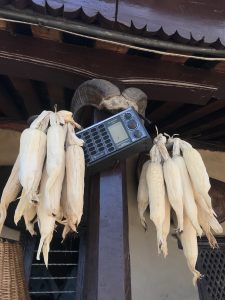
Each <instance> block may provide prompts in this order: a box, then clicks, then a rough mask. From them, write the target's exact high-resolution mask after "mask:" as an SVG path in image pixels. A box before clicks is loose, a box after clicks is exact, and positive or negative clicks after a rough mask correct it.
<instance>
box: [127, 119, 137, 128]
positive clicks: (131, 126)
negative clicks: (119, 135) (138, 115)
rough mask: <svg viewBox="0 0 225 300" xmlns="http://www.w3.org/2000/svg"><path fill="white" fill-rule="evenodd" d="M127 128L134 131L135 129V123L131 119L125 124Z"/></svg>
mask: <svg viewBox="0 0 225 300" xmlns="http://www.w3.org/2000/svg"><path fill="white" fill-rule="evenodd" d="M127 126H128V128H130V129H135V128H136V127H137V122H136V121H135V120H133V119H131V120H130V121H128V122H127Z"/></svg>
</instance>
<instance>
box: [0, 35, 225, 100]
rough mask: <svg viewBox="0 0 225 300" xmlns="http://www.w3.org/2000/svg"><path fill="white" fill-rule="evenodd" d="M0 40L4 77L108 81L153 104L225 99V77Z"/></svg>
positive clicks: (70, 83) (69, 83) (68, 83)
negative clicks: (142, 94)
mask: <svg viewBox="0 0 225 300" xmlns="http://www.w3.org/2000/svg"><path fill="white" fill-rule="evenodd" d="M0 38H1V39H2V40H4V43H2V44H1V45H0V67H1V72H2V73H4V74H10V76H11V75H12V74H14V76H19V77H25V78H29V79H35V80H42V81H46V82H52V83H54V84H60V85H62V86H65V87H69V88H72V89H74V85H76V82H77V81H79V80H80V82H82V81H84V80H86V79H89V78H103V79H107V80H110V81H113V82H116V83H118V85H123V86H125V87H126V86H136V87H139V88H141V89H142V90H143V91H145V92H146V93H147V94H148V96H149V99H151V98H153V99H155V100H159V101H175V102H181V103H194V104H200V105H203V104H206V103H207V102H208V101H209V100H210V99H211V98H212V97H218V98H220V97H222V96H223V98H224V96H225V88H224V84H223V82H224V77H225V75H224V74H221V73H216V72H213V71H208V70H200V69H195V68H191V67H186V66H182V65H179V64H173V63H169V62H163V61H155V60H151V59H149V58H144V57H137V56H130V55H126V56H124V55H122V54H117V53H114V52H112V51H106V50H103V49H91V48H85V47H78V46H73V45H68V44H60V43H56V42H52V41H48V40H37V39H34V38H32V37H28V36H13V37H12V36H10V35H8V34H7V33H6V32H0ZM15 49H17V50H16V51H15ZM39 49H47V51H40V50H39ZM62 57H63V60H62ZM56 71H57V72H56Z"/></svg>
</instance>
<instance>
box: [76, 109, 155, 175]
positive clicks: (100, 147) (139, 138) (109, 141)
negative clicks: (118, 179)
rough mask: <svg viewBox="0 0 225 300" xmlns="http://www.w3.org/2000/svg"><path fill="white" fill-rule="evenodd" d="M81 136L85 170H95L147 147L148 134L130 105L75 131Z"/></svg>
mask: <svg viewBox="0 0 225 300" xmlns="http://www.w3.org/2000/svg"><path fill="white" fill-rule="evenodd" d="M76 135H77V136H78V137H79V138H81V139H83V140H84V142H85V144H84V155H85V163H86V167H87V170H88V171H89V172H91V173H95V172H98V171H100V170H102V169H105V168H107V167H109V166H112V165H113V163H114V162H115V161H116V160H120V159H123V158H128V157H129V156H131V155H133V154H135V153H139V152H142V151H147V150H149V149H150V146H151V143H152V141H151V138H150V136H149V134H148V132H147V130H146V129H145V127H144V125H143V124H142V121H141V119H140V117H139V115H138V114H137V112H136V111H135V110H134V109H133V108H132V107H131V108H128V109H126V110H124V111H122V112H120V113H118V114H116V115H113V116H112V117H110V118H107V119H105V120H103V121H101V122H99V123H96V124H94V125H92V126H90V127H88V128H85V129H83V130H81V131H79V132H77V133H76Z"/></svg>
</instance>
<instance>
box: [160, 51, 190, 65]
mask: <svg viewBox="0 0 225 300" xmlns="http://www.w3.org/2000/svg"><path fill="white" fill-rule="evenodd" d="M185 54H187V55H191V54H190V53H189V54H188V53H185ZM187 59H188V57H182V56H172V55H162V56H161V60H162V61H168V62H173V63H178V64H184V63H185V62H186V61H187Z"/></svg>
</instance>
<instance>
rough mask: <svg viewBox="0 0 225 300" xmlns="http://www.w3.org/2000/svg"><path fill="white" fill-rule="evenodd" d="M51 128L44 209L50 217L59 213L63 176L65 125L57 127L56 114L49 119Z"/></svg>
mask: <svg viewBox="0 0 225 300" xmlns="http://www.w3.org/2000/svg"><path fill="white" fill-rule="evenodd" d="M50 123H51V126H50V128H49V129H48V133H47V160H46V169H47V173H48V180H47V183H46V190H45V197H46V201H45V204H46V209H47V211H48V213H49V214H50V215H53V216H56V215H57V214H58V213H59V208H60V198H61V191H62V183H63V178H64V174H65V150H64V144H65V136H66V125H64V126H61V125H59V121H58V118H57V115H56V114H53V115H51V117H50Z"/></svg>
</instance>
